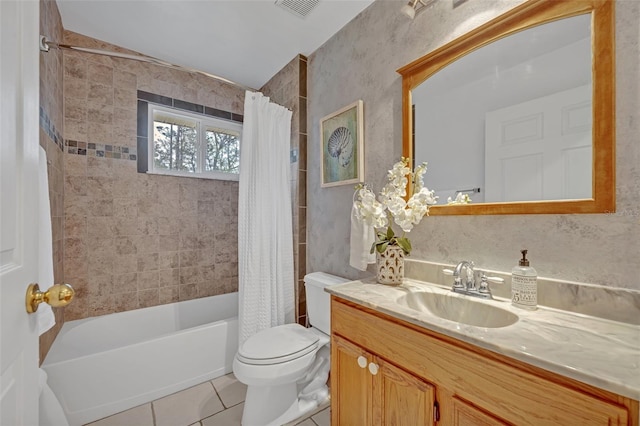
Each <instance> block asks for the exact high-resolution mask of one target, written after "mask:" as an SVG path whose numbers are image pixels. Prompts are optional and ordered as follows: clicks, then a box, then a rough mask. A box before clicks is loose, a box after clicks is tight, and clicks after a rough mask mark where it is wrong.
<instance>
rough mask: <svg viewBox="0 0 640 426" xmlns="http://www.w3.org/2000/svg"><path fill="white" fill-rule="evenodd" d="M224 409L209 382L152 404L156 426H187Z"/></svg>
mask: <svg viewBox="0 0 640 426" xmlns="http://www.w3.org/2000/svg"><path fill="white" fill-rule="evenodd" d="M223 409H224V406H223V405H222V402H220V398H218V395H216V392H215V389H213V385H212V384H211V382H206V383H202V384H199V385H197V386H194V387H192V388H189V389H185V390H183V391H182V392H178V393H174V394H173V395H169V396H166V397H164V398H162V399H159V400H157V401H154V402H153V411H154V413H155V415H156V416H155V417H156V426H181V425H182V426H187V425H190V424H192V423H195V422H197V421H199V420H200V419H204V418H205V417H209V416H211V415H213V414H216V413H218V412H220V411H222V410H223Z"/></svg>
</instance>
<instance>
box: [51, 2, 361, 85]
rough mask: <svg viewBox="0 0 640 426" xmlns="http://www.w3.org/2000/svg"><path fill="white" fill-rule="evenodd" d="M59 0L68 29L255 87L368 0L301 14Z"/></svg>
mask: <svg viewBox="0 0 640 426" xmlns="http://www.w3.org/2000/svg"><path fill="white" fill-rule="evenodd" d="M57 2H58V8H59V9H60V14H61V16H62V24H63V26H64V28H65V29H66V30H70V31H74V32H76V33H79V34H83V35H86V36H90V37H93V38H96V39H98V40H102V41H106V42H108V43H111V44H115V45H117V46H120V47H124V48H127V49H131V50H134V51H137V52H140V53H143V54H145V55H148V56H152V57H154V58H158V59H162V60H164V61H167V62H170V63H173V64H176V65H181V66H185V67H188V68H193V69H196V70H200V71H205V72H208V73H211V74H215V75H218V76H220V77H223V78H226V79H229V80H231V81H234V82H237V83H240V84H242V85H245V86H248V87H251V88H254V89H259V88H260V87H262V85H264V83H266V82H267V81H269V79H270V78H271V77H273V76H274V75H275V74H276V73H277V72H278V71H280V70H281V69H282V68H283V67H284V66H285V65H286V64H287V63H289V62H290V61H291V60H292V59H293V58H294V57H295V56H296V55H297V54H299V53H300V54H303V55H305V56H308V55H310V54H311V53H313V52H314V51H315V50H316V49H317V48H318V47H320V46H321V45H322V44H323V43H324V42H326V41H327V40H328V39H329V38H331V36H333V35H334V34H335V33H336V32H337V31H338V30H340V29H341V28H342V27H343V26H344V25H345V24H346V23H348V22H349V21H351V20H352V19H353V18H354V17H355V16H356V15H357V14H358V13H360V12H361V11H362V10H364V9H365V8H366V7H367V6H369V4H371V3H372V2H373V0H320V2H319V3H318V5H317V6H316V7H315V8H314V9H313V10H312V11H311V12H310V13H309V14H308V15H307V16H306V17H305V18H300V17H298V16H296V15H294V14H293V13H291V12H288V11H286V10H284V9H282V8H281V7H279V6H277V5H276V4H275V0H57ZM56 41H60V42H61V40H56Z"/></svg>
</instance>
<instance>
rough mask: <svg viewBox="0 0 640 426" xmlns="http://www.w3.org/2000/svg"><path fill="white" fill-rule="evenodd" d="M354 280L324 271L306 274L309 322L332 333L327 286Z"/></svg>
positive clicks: (324, 331) (305, 285)
mask: <svg viewBox="0 0 640 426" xmlns="http://www.w3.org/2000/svg"><path fill="white" fill-rule="evenodd" d="M349 281H352V280H348V279H346V278H342V277H337V276H335V275H331V274H327V273H324V272H312V273H310V274H307V275H305V276H304V287H305V290H306V296H307V318H308V319H309V324H311V325H312V326H313V327H315V328H317V329H318V330H320V331H322V332H323V333H325V334H327V335H329V334H331V295H330V294H329V293H327V292H326V291H324V289H325V287H328V286H330V285H334V284H340V283H346V282H349Z"/></svg>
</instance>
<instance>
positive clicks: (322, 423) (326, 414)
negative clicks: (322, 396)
mask: <svg viewBox="0 0 640 426" xmlns="http://www.w3.org/2000/svg"><path fill="white" fill-rule="evenodd" d="M311 419H312V420H313V421H314V422H316V424H317V425H318V426H331V408H325V409H324V410H322V411H320V412H319V413H318V414H315V415H313V416H311Z"/></svg>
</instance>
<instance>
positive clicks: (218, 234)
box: [64, 31, 244, 319]
mask: <svg viewBox="0 0 640 426" xmlns="http://www.w3.org/2000/svg"><path fill="white" fill-rule="evenodd" d="M64 42H65V43H68V44H71V45H79V46H85V47H92V48H97V49H104V50H115V51H121V52H126V51H125V50H124V49H121V48H119V47H117V46H113V45H109V44H107V43H103V42H100V41H98V40H95V39H92V38H89V37H86V36H82V35H79V34H76V33H73V32H68V31H65V34H64ZM127 53H131V52H127ZM138 90H142V91H145V92H150V93H155V94H158V95H162V96H168V97H171V98H174V99H180V100H183V101H187V102H193V103H197V104H200V105H206V106H209V107H211V108H216V109H219V110H224V111H229V112H232V113H235V114H242V112H243V107H244V90H242V89H239V88H237V87H235V86H232V85H228V84H224V83H220V82H218V81H216V80H213V79H210V78H207V77H203V76H200V75H197V74H192V73H187V72H182V71H176V70H171V69H168V68H164V67H158V66H154V65H150V64H145V63H142V62H138V61H132V60H126V59H118V58H111V57H106V56H98V55H89V54H84V53H79V52H69V51H65V52H64V125H65V134H64V137H65V140H66V143H67V146H66V147H65V148H66V153H65V155H64V163H65V164H64V167H65V176H64V191H65V199H64V211H65V215H64V216H65V217H64V228H65V236H64V252H65V253H64V271H65V272H64V277H65V281H66V282H68V283H70V284H72V285H73V286H74V288H75V289H76V291H77V294H76V298H77V300H76V301H75V302H74V303H72V304H71V305H69V306H68V307H67V308H66V309H67V311H66V318H67V319H78V318H85V317H90V316H97V315H103V314H108V313H112V312H119V311H126V310H132V309H137V308H142V307H148V306H153V305H158V304H164V303H171V302H176V301H180V300H187V299H193V298H197V297H204V296H209V295H215V294H221V293H228V292H232V291H236V290H237V287H238V276H237V264H238V255H237V243H236V240H237V203H238V182H234V181H218V180H207V179H197V178H185V177H173V176H161V175H150V174H143V173H137V164H136V154H135V153H136V145H137V139H136V137H137V134H136V133H137V121H136V120H137V110H136V108H137V91H138ZM92 148H93V149H92ZM99 148H104V154H105V155H104V156H101V153H100V152H99V151H102V150H100V149H99ZM125 152H126V153H127V154H128V155H122V154H123V153H125ZM107 153H110V154H108V155H107ZM116 154H117V155H116ZM109 157H110V158H109ZM118 157H119V158H118Z"/></svg>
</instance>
